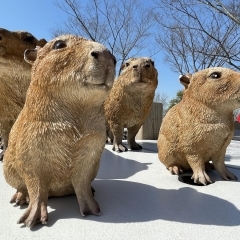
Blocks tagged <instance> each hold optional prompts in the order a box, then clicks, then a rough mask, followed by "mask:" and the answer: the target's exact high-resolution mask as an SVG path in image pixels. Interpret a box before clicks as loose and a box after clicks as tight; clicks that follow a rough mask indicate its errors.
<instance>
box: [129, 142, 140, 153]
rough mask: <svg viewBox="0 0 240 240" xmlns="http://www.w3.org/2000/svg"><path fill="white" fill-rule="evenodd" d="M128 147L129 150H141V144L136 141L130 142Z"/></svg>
mask: <svg viewBox="0 0 240 240" xmlns="http://www.w3.org/2000/svg"><path fill="white" fill-rule="evenodd" d="M130 149H131V150H137V151H138V150H142V146H141V145H139V144H137V143H136V142H135V143H134V144H131V145H130Z"/></svg>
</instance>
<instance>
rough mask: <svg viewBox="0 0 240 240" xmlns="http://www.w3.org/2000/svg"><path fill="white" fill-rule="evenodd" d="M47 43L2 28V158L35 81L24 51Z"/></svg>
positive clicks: (0, 66) (20, 32) (0, 35)
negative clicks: (11, 131)
mask: <svg viewBox="0 0 240 240" xmlns="http://www.w3.org/2000/svg"><path fill="white" fill-rule="evenodd" d="M44 44H46V40H45V39H41V40H37V39H36V38H35V37H34V36H33V35H32V34H31V33H28V32H25V31H16V32H11V31H8V30H6V29H3V28H0V134H1V135H2V144H3V151H2V152H1V153H0V160H2V158H3V154H4V152H5V150H6V148H7V145H8V136H9V132H10V130H11V128H12V125H13V123H14V122H15V120H16V118H17V116H18V114H19V112H20V111H21V109H22V108H23V105H24V102H25V98H26V92H27V89H28V86H29V83H30V80H31V65H30V64H28V63H26V62H25V61H24V51H25V50H26V49H34V48H35V47H36V46H37V45H38V46H43V45H44Z"/></svg>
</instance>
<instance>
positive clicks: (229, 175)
mask: <svg viewBox="0 0 240 240" xmlns="http://www.w3.org/2000/svg"><path fill="white" fill-rule="evenodd" d="M219 174H220V175H221V177H222V178H223V179H225V180H238V178H237V177H236V176H235V175H234V174H233V173H231V172H230V171H228V170H227V168H225V169H224V170H222V171H221V172H219Z"/></svg>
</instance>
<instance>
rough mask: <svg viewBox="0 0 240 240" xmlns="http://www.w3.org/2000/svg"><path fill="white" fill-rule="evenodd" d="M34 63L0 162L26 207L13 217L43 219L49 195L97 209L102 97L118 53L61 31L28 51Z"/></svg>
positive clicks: (29, 222)
mask: <svg viewBox="0 0 240 240" xmlns="http://www.w3.org/2000/svg"><path fill="white" fill-rule="evenodd" d="M25 59H26V60H27V61H28V62H29V63H32V64H33V65H32V75H31V83H30V86H29V89H28V91H27V96H26V102H25V105H24V107H23V109H22V111H21V112H20V114H19V116H18V118H17V120H16V122H15V124H14V125H13V127H12V130H11V132H10V136H9V145H8V148H7V150H6V153H5V155H4V160H3V169H4V176H5V179H6V181H7V182H8V183H9V184H10V185H11V186H12V187H14V188H16V189H17V193H16V194H15V195H14V196H13V198H12V199H11V202H16V203H17V204H22V203H24V202H26V201H27V197H28V194H29V199H30V202H29V206H28V208H27V210H26V211H25V213H24V214H23V215H22V217H21V218H20V219H19V221H18V223H25V224H26V226H29V227H31V226H32V225H33V224H34V223H35V222H38V221H40V222H41V223H42V224H46V223H47V219H48V213H47V199H48V197H49V196H64V195H68V194H74V193H75V194H76V195H77V199H78V203H79V208H80V213H81V214H82V215H83V216H84V215H85V214H88V213H92V214H95V215H100V208H99V206H98V203H97V202H96V201H95V200H94V198H93V194H92V190H91V182H92V180H93V179H94V178H95V176H96V174H97V171H98V168H99V162H100V157H101V154H102V151H103V148H104V145H105V141H106V125H105V115H104V110H103V102H104V100H105V99H106V97H107V94H108V92H109V91H110V89H111V87H112V84H113V81H114V77H115V64H116V60H115V57H114V56H113V55H112V54H111V53H110V52H109V51H108V50H107V49H106V48H105V47H104V46H103V45H102V44H100V43H97V42H93V41H90V40H87V39H84V38H82V37H78V36H74V35H61V36H59V37H57V38H55V39H53V40H51V41H49V42H48V43H47V44H46V45H45V46H44V47H43V48H36V49H35V50H26V51H25Z"/></svg>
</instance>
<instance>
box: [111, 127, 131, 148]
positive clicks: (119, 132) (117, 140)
mask: <svg viewBox="0 0 240 240" xmlns="http://www.w3.org/2000/svg"><path fill="white" fill-rule="evenodd" d="M112 132H113V136H114V140H113V148H112V150H113V151H116V152H126V151H127V150H128V149H127V147H125V146H124V145H123V143H122V139H123V127H118V128H115V129H113V130H112Z"/></svg>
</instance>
